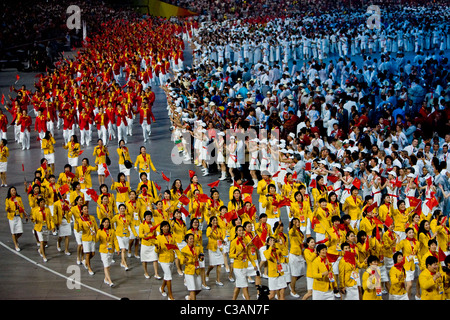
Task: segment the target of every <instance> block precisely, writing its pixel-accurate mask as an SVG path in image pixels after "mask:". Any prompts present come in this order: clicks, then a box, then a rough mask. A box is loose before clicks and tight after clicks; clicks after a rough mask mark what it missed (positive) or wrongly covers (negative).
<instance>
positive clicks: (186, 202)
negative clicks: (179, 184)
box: [178, 194, 190, 206]
mask: <svg viewBox="0 0 450 320" xmlns="http://www.w3.org/2000/svg"><path fill="white" fill-rule="evenodd" d="M178 201H180V202H181V203H182V204H184V205H185V206H186V205H188V204H189V201H190V200H189V198H188V197H186V195H185V194H182V195H181V196H180V197H179V198H178Z"/></svg>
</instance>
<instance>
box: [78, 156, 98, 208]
mask: <svg viewBox="0 0 450 320" xmlns="http://www.w3.org/2000/svg"><path fill="white" fill-rule="evenodd" d="M97 169H98V166H95V167H93V166H90V165H89V159H88V158H84V159H83V160H82V161H81V166H78V167H76V170H75V177H76V179H77V180H78V182H79V183H80V186H81V192H82V193H83V194H84V200H85V201H86V202H87V204H89V201H91V200H92V199H91V197H90V196H89V194H87V192H86V191H87V190H88V189H91V188H92V178H91V172H92V171H97Z"/></svg>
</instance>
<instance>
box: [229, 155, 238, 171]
mask: <svg viewBox="0 0 450 320" xmlns="http://www.w3.org/2000/svg"><path fill="white" fill-rule="evenodd" d="M227 166H228V168H233V169H234V168H237V167H238V165H237V162H236V161H234V160H233V159H232V158H231V157H228V161H227Z"/></svg>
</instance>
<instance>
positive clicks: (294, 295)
mask: <svg viewBox="0 0 450 320" xmlns="http://www.w3.org/2000/svg"><path fill="white" fill-rule="evenodd" d="M291 296H292V297H294V298H299V297H300V296H299V295H298V294H297V293H292V291H291Z"/></svg>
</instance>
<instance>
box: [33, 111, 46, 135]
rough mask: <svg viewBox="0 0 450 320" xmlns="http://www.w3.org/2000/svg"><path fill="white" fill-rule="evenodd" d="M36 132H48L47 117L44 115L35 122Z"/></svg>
mask: <svg viewBox="0 0 450 320" xmlns="http://www.w3.org/2000/svg"><path fill="white" fill-rule="evenodd" d="M34 130H36V131H37V132H39V133H41V132H47V116H46V115H44V114H42V115H41V116H38V117H36V120H35V122H34Z"/></svg>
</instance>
